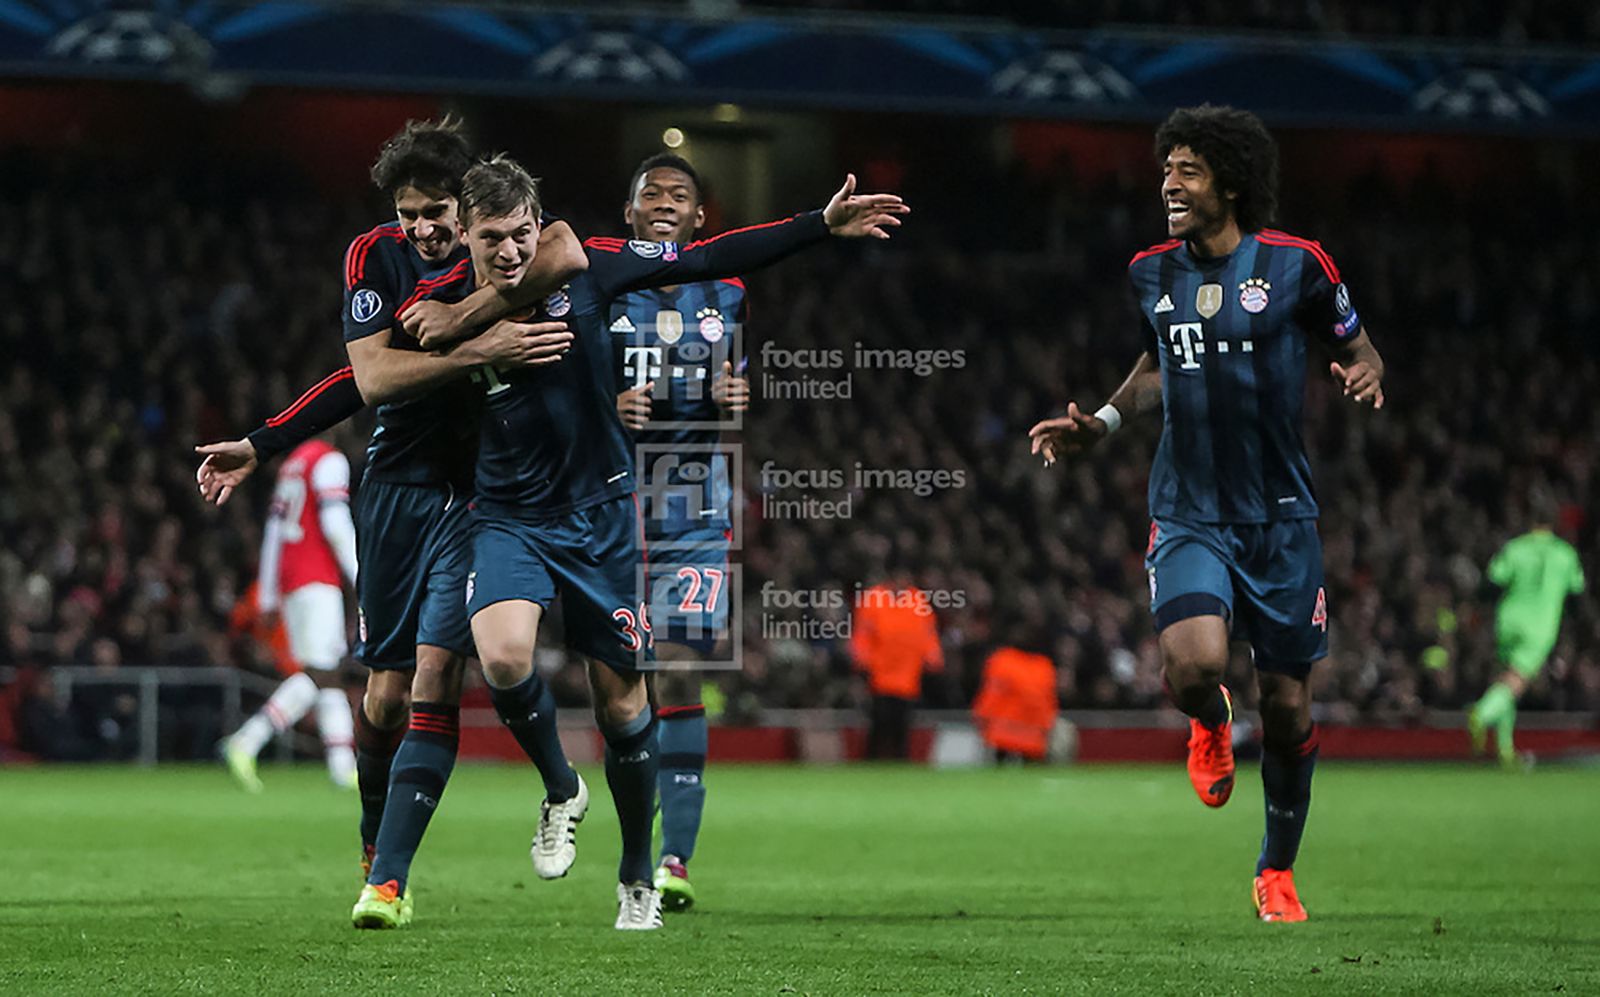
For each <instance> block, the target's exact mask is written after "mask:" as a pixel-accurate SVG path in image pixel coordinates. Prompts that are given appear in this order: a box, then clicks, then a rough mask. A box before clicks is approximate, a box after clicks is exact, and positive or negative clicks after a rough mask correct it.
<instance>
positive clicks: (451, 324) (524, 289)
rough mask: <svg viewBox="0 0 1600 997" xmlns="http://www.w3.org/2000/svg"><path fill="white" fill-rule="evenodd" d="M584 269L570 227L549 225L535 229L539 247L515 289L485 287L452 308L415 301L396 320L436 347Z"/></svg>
mask: <svg viewBox="0 0 1600 997" xmlns="http://www.w3.org/2000/svg"><path fill="white" fill-rule="evenodd" d="M588 266H589V257H588V256H587V255H586V254H585V253H584V251H583V244H582V243H580V242H579V241H578V236H577V234H576V233H574V232H573V231H572V226H571V225H568V224H567V223H566V222H564V221H559V220H557V221H551V222H548V223H546V224H545V226H544V227H543V228H542V229H540V230H539V249H538V252H537V253H535V254H534V257H533V265H532V266H531V267H529V268H528V273H527V276H525V277H523V278H522V281H521V283H519V284H517V286H516V287H512V288H508V289H506V290H504V291H501V290H499V289H498V288H496V287H494V286H493V285H490V284H485V285H484V286H482V287H480V288H478V289H477V290H475V291H473V292H472V293H471V294H469V295H467V296H466V297H465V298H462V299H461V300H460V301H458V302H456V303H455V304H453V305H450V304H445V303H444V302H441V301H418V302H417V303H415V304H413V305H412V306H411V307H410V308H407V309H406V310H405V311H403V312H401V313H400V322H401V324H402V325H404V327H405V330H406V332H408V333H410V334H411V335H412V336H414V337H415V338H416V340H417V342H419V343H421V344H422V345H423V346H425V347H427V348H428V349H436V348H438V347H439V346H441V345H443V344H445V343H449V342H452V341H454V340H457V339H461V338H463V337H465V336H466V335H467V334H468V333H469V332H471V331H472V330H474V329H481V328H482V327H483V326H485V325H488V324H489V323H490V322H494V321H496V320H497V319H502V318H505V317H506V316H507V315H516V314H519V313H521V312H525V311H527V310H528V309H530V308H532V307H534V306H535V305H537V304H539V303H540V302H542V301H544V300H545V299H546V298H548V297H550V295H552V294H554V293H555V292H556V291H559V290H560V289H561V285H563V284H565V283H566V282H567V281H569V280H571V279H572V278H573V276H574V275H575V274H579V273H582V272H583V271H584V270H585V269H587V268H588Z"/></svg>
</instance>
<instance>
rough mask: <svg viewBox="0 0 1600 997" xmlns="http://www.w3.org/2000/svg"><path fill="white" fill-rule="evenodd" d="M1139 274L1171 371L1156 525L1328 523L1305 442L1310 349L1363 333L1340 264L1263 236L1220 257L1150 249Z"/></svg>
mask: <svg viewBox="0 0 1600 997" xmlns="http://www.w3.org/2000/svg"><path fill="white" fill-rule="evenodd" d="M1128 276H1129V279H1130V281H1131V282H1132V284H1133V291H1134V296H1135V297H1136V299H1137V301H1138V307H1139V312H1140V315H1141V316H1142V319H1143V325H1144V334H1145V336H1146V348H1147V349H1149V350H1150V351H1152V352H1154V353H1155V354H1156V355H1157V356H1158V357H1159V358H1160V363H1161V390H1162V399H1163V406H1164V411H1163V417H1162V430H1161V444H1160V446H1159V447H1158V448H1157V450H1156V456H1155V461H1154V464H1153V465H1152V467H1151V470H1150V514H1151V516H1152V517H1154V518H1156V519H1161V518H1162V517H1172V518H1177V519H1185V520H1190V521H1193V522H1199V523H1266V522H1274V521H1278V520H1285V519H1314V518H1316V516H1317V500H1316V493H1315V491H1314V490H1313V488H1312V484H1311V463H1310V461H1309V460H1308V459H1307V457H1306V450H1305V444H1304V442H1303V441H1302V439H1301V435H1300V425H1301V414H1302V410H1303V408H1304V401H1305V380H1306V364H1307V355H1306V341H1307V338H1308V337H1316V338H1318V339H1320V340H1323V341H1324V342H1327V343H1339V342H1347V341H1349V340H1350V339H1352V338H1354V337H1355V336H1356V335H1357V334H1358V332H1359V331H1360V327H1361V321H1360V319H1359V318H1358V317H1357V315H1356V311H1355V308H1354V307H1353V306H1352V305H1351V303H1350V292H1349V289H1348V288H1346V287H1345V285H1344V283H1343V281H1342V280H1341V278H1340V276H1339V270H1338V268H1337V267H1335V266H1334V263H1333V260H1332V259H1331V258H1330V257H1329V256H1328V254H1327V253H1326V252H1325V251H1324V250H1323V248H1322V247H1321V246H1320V245H1318V244H1317V243H1315V242H1312V241H1310V240H1308V239H1301V238H1299V237H1297V236H1292V235H1287V234H1285V233H1283V232H1278V231H1275V230H1272V229H1264V230H1262V231H1260V232H1255V233H1248V234H1246V235H1245V236H1244V238H1243V239H1242V240H1241V241H1240V243H1239V246H1238V248H1237V249H1235V250H1234V251H1233V252H1232V253H1230V254H1229V255H1227V256H1225V257H1219V258H1216V259H1201V258H1198V257H1196V256H1194V255H1193V254H1191V253H1190V252H1189V248H1188V246H1187V245H1186V244H1185V243H1184V242H1182V241H1180V240H1176V239H1175V240H1172V241H1170V242H1165V243H1162V244H1160V245H1158V246H1152V247H1151V248H1150V249H1147V250H1145V251H1144V252H1142V253H1139V254H1137V255H1136V256H1134V258H1133V260H1132V262H1130V263H1129V265H1128Z"/></svg>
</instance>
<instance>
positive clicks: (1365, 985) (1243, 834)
mask: <svg viewBox="0 0 1600 997" xmlns="http://www.w3.org/2000/svg"><path fill="white" fill-rule="evenodd" d="M262 774H263V778H264V779H265V780H266V783H267V791H266V793H265V794H263V795H261V796H258V797H250V796H246V795H245V794H243V793H241V792H239V791H238V790H236V789H235V788H234V787H233V785H232V784H231V783H230V782H229V781H228V779H227V776H226V775H225V774H224V773H223V771H222V770H221V768H216V769H209V768H180V767H168V768H161V769H156V770H151V771H140V770H136V769H131V768H121V769H105V768H98V769H89V768H31V769H20V770H18V769H12V770H6V771H0V801H3V811H0V842H4V858H3V863H4V869H5V876H4V878H3V882H4V891H3V893H0V953H3V957H0V989H3V990H5V991H7V992H18V993H53V994H54V993H106V992H146V993H161V994H174V993H235V992H237V993H268V994H286V993H360V994H376V993H407V992H412V993H452V994H472V993H479V994H487V993H498V994H546V993H573V994H580V993H581V994H613V993H672V992H675V993H714V992H721V993H755V994H761V993H767V994H780V993H813V994H854V993H915V994H929V993H976V992H992V993H1059V992H1073V991H1081V992H1092V993H1139V994H1148V993H1209V994H1215V993H1230V992H1237V993H1274V994H1291V993H1324V994H1332V993H1339V994H1343V993H1350V992H1371V993H1377V992H1392V993H1402V992H1404V993H1489V992H1494V993H1513V992H1515V993H1535V992H1543V993H1549V992H1553V991H1565V992H1568V993H1585V992H1587V993H1595V992H1597V991H1600V944H1597V942H1600V903H1597V900H1596V898H1597V897H1600V771H1595V770H1592V769H1591V770H1587V771H1585V770H1581V769H1544V770H1539V771H1536V772H1534V773H1531V774H1528V775H1523V776H1514V775H1505V774H1502V773H1500V772H1498V771H1494V770H1491V769H1480V768H1466V767H1366V766H1352V765H1337V764H1327V763H1325V764H1324V765H1323V766H1322V767H1321V768H1320V769H1319V771H1318V774H1317V780H1316V787H1315V802H1314V804H1313V807H1312V815H1311V823H1310V826H1309V828H1308V831H1307V837H1306V845H1305V849H1304V854H1303V856H1302V860H1301V862H1300V863H1299V868H1298V870H1297V872H1298V877H1299V885H1300V890H1301V895H1302V897H1303V899H1304V900H1305V901H1306V904H1307V907H1308V908H1309V910H1310V911H1311V918H1312V920H1311V921H1310V922H1309V923H1307V924H1303V925H1269V924H1261V923H1258V922H1256V921H1255V920H1254V919H1253V916H1252V911H1251V906H1250V900H1249V893H1250V890H1249V887H1250V879H1251V873H1252V872H1253V868H1254V866H1253V863H1254V860H1255V855H1256V845H1257V843H1258V840H1259V835H1260V832H1261V813H1260V811H1261V795H1260V788H1259V786H1260V784H1259V782H1258V780H1257V779H1256V775H1255V770H1254V768H1253V767H1247V768H1244V769H1242V770H1241V772H1240V788H1239V790H1238V791H1237V792H1236V793H1235V794H1234V799H1233V801H1232V802H1231V803H1230V804H1229V805H1228V806H1227V807H1226V808H1225V809H1223V810H1221V811H1217V812H1211V811H1207V810H1206V809H1205V808H1204V807H1202V806H1201V805H1200V803H1199V802H1198V801H1197V800H1196V799H1194V797H1193V794H1192V793H1191V791H1190V789H1189V786H1188V783H1187V781H1186V780H1185V777H1184V773H1183V770H1182V767H1181V766H1179V765H1172V766H1165V767H1159V768H1148V767H1137V768H1130V767H1119V768H1109V767H1086V768H1080V769H1063V770H1005V771H997V772H989V771H985V772H930V771H925V770H921V769H900V768H892V767H856V768H845V769H833V770H826V769H803V768H783V767H732V766H720V767H719V766H716V765H713V766H712V768H711V771H710V777H709V780H708V785H709V787H710V799H709V803H708V806H707V815H708V820H707V823H706V827H705V831H704V834H703V835H702V840H701V843H700V855H699V856H698V857H697V859H696V860H695V862H694V863H693V864H692V867H691V872H692V874H693V876H694V882H695V885H696V888H697V889H698V890H699V892H700V906H699V907H698V908H696V910H694V911H692V912H690V913H688V914H683V915H668V917H667V926H666V928H665V929H664V930H663V931H661V932H657V933H654V934H645V935H632V934H622V933H619V932H616V931H614V930H613V929H612V927H611V922H612V920H613V918H614V916H615V896H614V890H615V887H614V886H613V883H614V882H615V880H614V879H613V876H614V874H615V871H616V855H617V828H616V819H615V816H614V813H613V811H612V809H611V805H610V800H609V799H608V797H607V794H606V792H605V789H604V786H605V781H604V777H603V775H602V774H601V773H599V772H598V771H596V772H588V773H586V776H587V777H588V778H589V780H590V782H591V785H593V786H594V787H595V789H596V795H595V800H594V804H593V806H592V807H591V808H590V811H589V819H588V820H587V821H586V822H585V823H584V825H583V828H582V830H581V832H580V835H579V857H578V863H577V865H576V867H575V868H574V870H573V872H572V874H571V875H569V876H568V877H567V878H566V879H564V880H559V881H556V882H553V883H546V882H541V881H540V880H538V879H537V878H536V877H535V876H534V875H533V871H532V869H531V868H530V867H529V863H528V857H527V846H528V837H529V835H530V833H531V831H532V828H533V823H534V818H533V815H534V800H535V790H534V786H535V784H536V783H535V779H534V777H533V775H532V772H531V770H526V769H522V768H516V767H503V768H502V767H480V766H464V767H462V768H459V769H457V771H456V773H455V777H454V779H453V780H452V781H451V784H450V788H449V790H448V792H447V793H446V796H445V799H444V802H443V804H442V806H441V809H440V812H439V815H438V817H437V818H436V819H435V820H434V822H433V827H432V829H431V831H430V834H429V837H428V840H427V841H426V842H425V843H424V845H423V851H422V853H421V855H420V857H419V861H418V863H417V866H416V869H415V873H416V876H415V878H414V879H413V881H412V882H413V887H414V891H415V893H416V896H417V921H416V924H415V925H414V926H413V927H411V928H409V929H406V930H402V931H394V932H358V931H356V930H354V929H352V928H351V927H350V922H349V911H350V906H351V904H352V903H354V901H355V899H356V894H357V893H358V891H359V874H358V869H357V866H356V852H357V847H356V843H355V834H356V809H357V804H356V799H355V796H354V794H349V793H345V794H341V793H338V792H337V791H335V790H334V789H332V788H331V787H330V786H328V785H327V784H326V782H325V779H324V776H323V775H322V773H321V772H320V771H319V770H318V769H316V768H313V767H310V766H304V767H300V768H283V767H277V766H270V765H269V766H264V767H263V773H262Z"/></svg>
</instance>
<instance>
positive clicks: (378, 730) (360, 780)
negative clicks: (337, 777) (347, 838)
mask: <svg viewBox="0 0 1600 997" xmlns="http://www.w3.org/2000/svg"><path fill="white" fill-rule="evenodd" d="M405 733H406V725H405V724H401V725H400V726H398V727H396V728H394V729H393V730H384V729H383V728H382V727H379V726H377V725H376V724H374V723H373V722H372V721H371V720H369V719H368V718H367V708H366V706H365V705H364V704H363V705H362V706H361V707H360V708H358V709H357V710H356V786H357V788H358V790H359V792H360V794H361V844H362V845H366V846H371V845H373V844H375V843H376V842H377V840H378V827H379V825H381V824H382V823H383V804H384V801H385V800H387V799H388V798H389V766H390V763H392V762H393V761H394V753H395V751H396V750H397V749H398V748H399V747H400V739H401V738H403V737H405Z"/></svg>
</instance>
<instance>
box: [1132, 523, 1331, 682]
mask: <svg viewBox="0 0 1600 997" xmlns="http://www.w3.org/2000/svg"><path fill="white" fill-rule="evenodd" d="M1145 571H1146V572H1147V573H1148V575H1149V577H1150V609H1151V611H1152V612H1153V613H1154V614H1155V621H1156V630H1157V631H1161V630H1164V629H1166V628H1167V627H1169V626H1171V625H1172V624H1174V623H1177V622H1178V621H1180V620H1186V619H1189V618H1191V617H1195V616H1221V617H1223V618H1224V619H1226V620H1228V621H1229V622H1230V625H1231V626H1232V628H1233V632H1234V634H1235V635H1242V636H1243V637H1245V638H1246V639H1248V640H1249V642H1250V648H1251V650H1252V651H1254V652H1255V663H1256V668H1257V670H1259V671H1263V672H1277V673H1280V674H1284V675H1292V676H1296V677H1304V676H1305V675H1306V674H1307V673H1309V672H1310V670H1311V665H1312V663H1313V662H1315V661H1317V660H1319V659H1321V658H1325V657H1327V655H1328V598H1327V593H1326V590H1325V589H1324V587H1323V582H1322V540H1321V538H1319V537H1318V536H1317V523H1316V520H1314V519H1289V520H1283V521H1280V522H1276V523H1246V524H1234V525H1222V524H1209V523H1190V522H1185V521H1183V520H1176V519H1162V520H1160V521H1158V522H1156V523H1153V524H1151V529H1150V549H1149V551H1148V552H1147V553H1146V555H1145Z"/></svg>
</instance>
